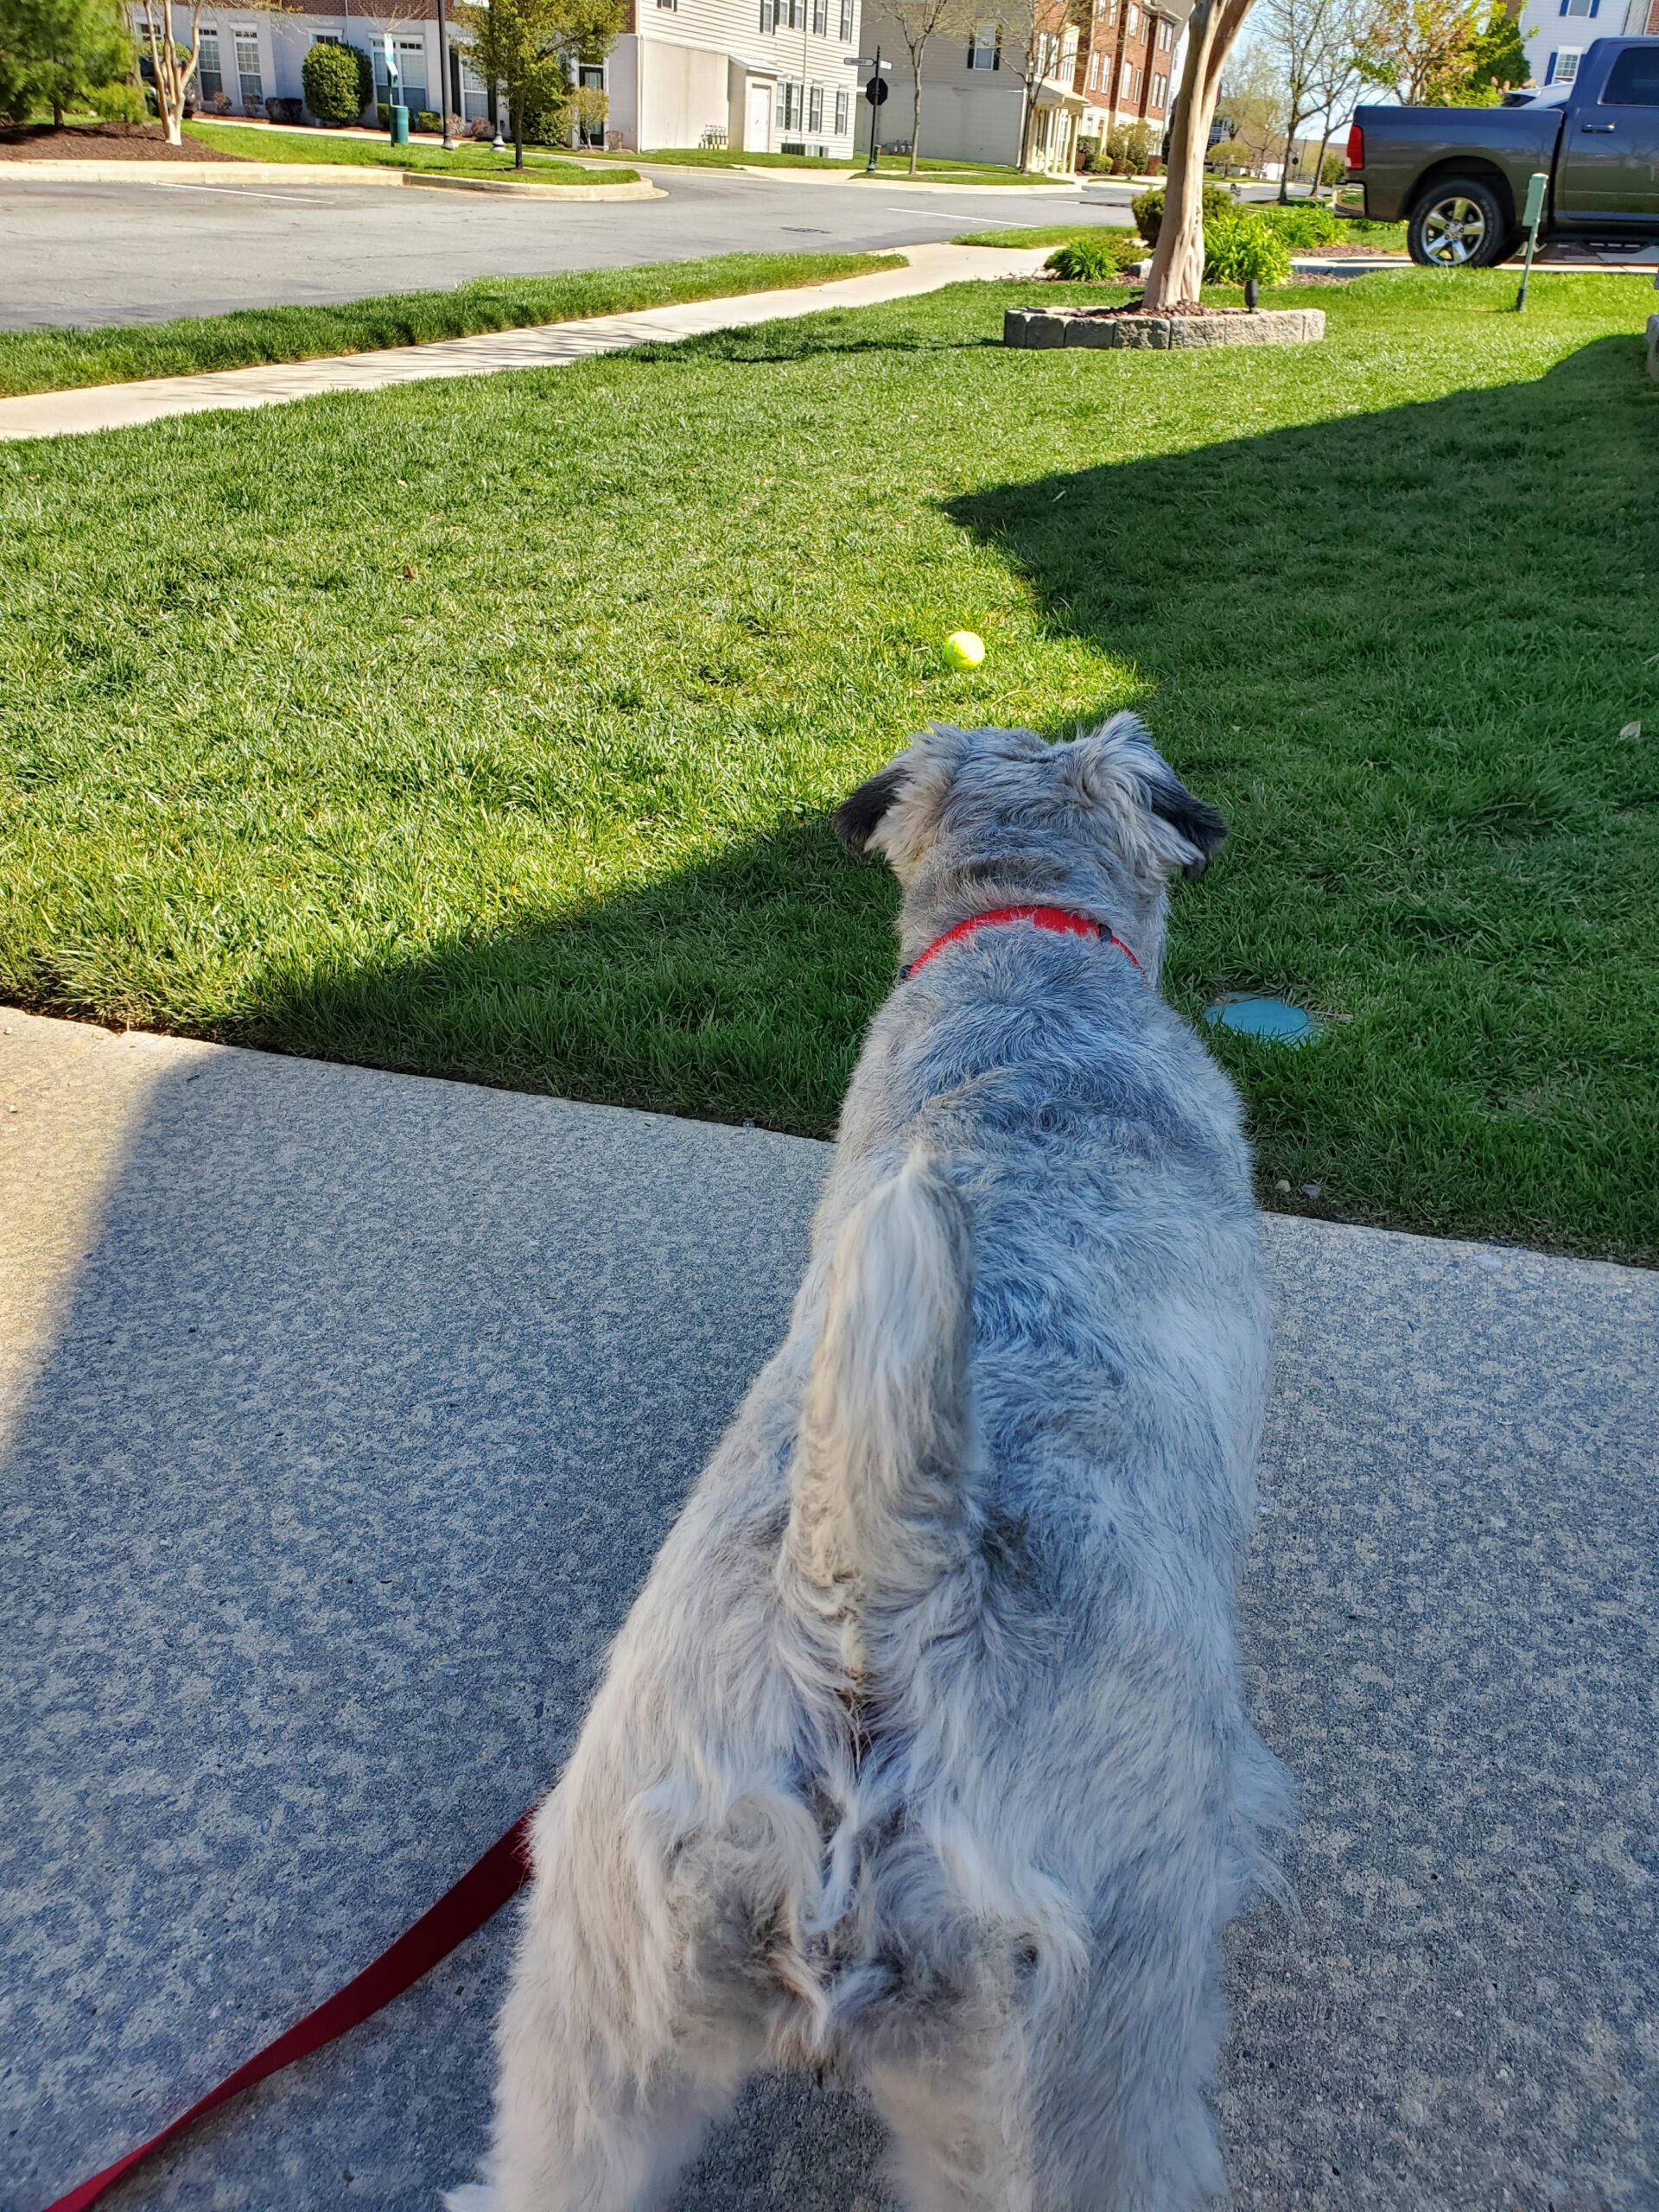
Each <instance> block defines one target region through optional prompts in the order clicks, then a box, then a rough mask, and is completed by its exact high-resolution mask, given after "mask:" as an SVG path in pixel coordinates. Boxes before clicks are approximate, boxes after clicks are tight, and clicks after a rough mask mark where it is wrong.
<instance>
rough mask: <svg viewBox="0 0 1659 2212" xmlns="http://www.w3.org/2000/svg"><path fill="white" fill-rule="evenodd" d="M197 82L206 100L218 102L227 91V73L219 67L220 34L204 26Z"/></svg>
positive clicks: (197, 65) (197, 68) (197, 66)
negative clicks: (222, 93)
mask: <svg viewBox="0 0 1659 2212" xmlns="http://www.w3.org/2000/svg"><path fill="white" fill-rule="evenodd" d="M196 82H197V84H198V85H199V86H200V88H201V97H202V98H203V99H205V100H216V99H218V98H219V94H220V93H221V92H223V91H224V89H225V73H224V72H223V70H221V69H220V67H219V33H218V32H217V31H216V30H209V29H207V28H206V26H205V25H204V27H203V29H202V34H201V54H200V59H199V60H198V61H197V63H196Z"/></svg>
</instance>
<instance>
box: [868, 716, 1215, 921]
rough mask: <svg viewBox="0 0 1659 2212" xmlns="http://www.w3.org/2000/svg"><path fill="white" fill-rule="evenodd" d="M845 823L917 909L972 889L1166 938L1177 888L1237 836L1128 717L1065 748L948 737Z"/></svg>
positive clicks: (903, 756)
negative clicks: (1068, 908)
mask: <svg viewBox="0 0 1659 2212" xmlns="http://www.w3.org/2000/svg"><path fill="white" fill-rule="evenodd" d="M835 821H836V833H837V834H838V836H840V838H841V840H842V843H843V844H844V845H846V847H847V848H848V849H849V851H850V852H854V853H857V854H864V853H867V852H872V851H874V852H879V853H881V854H884V855H886V857H887V861H889V862H890V864H891V865H892V868H893V873H894V874H896V875H897V876H898V878H899V882H900V883H901V884H902V885H903V886H904V887H905V890H906V893H907V894H908V895H907V900H906V904H907V905H908V904H910V903H912V901H916V900H921V901H924V902H925V901H927V898H928V893H930V892H932V893H938V895H939V896H940V897H944V898H949V897H950V893H951V890H952V887H960V886H961V885H963V884H964V883H973V884H976V885H981V886H983V887H985V888H986V889H987V890H989V889H991V888H992V887H995V889H996V890H997V891H998V892H999V893H1007V895H1008V897H1009V898H1010V899H1014V898H1020V897H1025V898H1039V899H1042V900H1045V901H1058V899H1059V897H1060V894H1061V893H1063V892H1069V893H1071V895H1072V896H1073V897H1074V898H1076V899H1077V900H1078V901H1079V903H1081V904H1084V905H1085V906H1097V907H1100V908H1102V909H1103V911H1104V912H1105V913H1106V914H1107V915H1108V916H1109V917H1110V918H1113V919H1114V920H1116V919H1118V918H1122V920H1123V921H1125V922H1136V921H1138V922H1140V923H1141V925H1143V927H1148V928H1149V929H1150V930H1151V931H1152V932H1153V934H1154V936H1155V937H1156V938H1158V939H1161V935H1162V931H1161V926H1160V924H1161V916H1162V910H1163V906H1164V897H1165V890H1166V886H1167V884H1168V881H1169V879H1170V878H1171V877H1172V876H1173V875H1175V874H1180V875H1183V876H1185V877H1187V878H1189V879H1195V878H1197V877H1198V876H1200V875H1202V874H1204V871H1205V868H1207V867H1208V866H1209V864H1210V862H1211V859H1212V858H1213V857H1214V855H1215V854H1216V853H1217V851H1218V850H1219V849H1220V848H1221V845H1222V843H1223V842H1224V839H1225V837H1226V835H1227V824H1226V823H1224V821H1223V820H1222V818H1221V817H1220V815H1219V814H1217V811H1216V810H1215V809H1214V807H1212V806H1210V805H1208V804H1206V803H1205V801H1204V800H1203V799H1201V798H1194V796H1193V795H1192V792H1191V791H1188V790H1187V788H1186V786H1185V785H1184V784H1183V783H1182V782H1181V781H1180V779H1179V777H1178V776H1177V775H1176V774H1175V772H1174V771H1173V769H1172V768H1171V767H1170V766H1169V764H1168V762H1167V761H1166V760H1164V758H1163V756H1162V755H1161V754H1160V753H1159V751H1158V749H1157V747H1155V746H1154V744H1153V742H1152V740H1151V739H1150V737H1148V735H1147V731H1146V728H1145V725H1144V724H1143V723H1142V722H1141V720H1140V717H1139V716H1138V715H1129V714H1120V715H1113V716H1112V718H1111V720H1110V721H1108V722H1105V723H1103V725H1102V726H1101V728H1098V729H1096V730H1091V731H1090V732H1088V733H1087V734H1085V735H1084V736H1080V737H1076V738H1073V739H1072V740H1071V741H1070V742H1069V743H1064V744H1055V745H1051V744H1049V743H1047V742H1046V741H1045V740H1044V739H1042V738H1040V737H1039V736H1037V735H1036V734H1035V733H1034V732H1033V731H1031V730H1023V729H1012V730H1010V729H969V730H964V729H953V728H950V727H948V726H939V727H937V728H932V729H930V730H927V731H925V733H924V734H922V735H921V736H920V737H918V738H917V739H916V740H915V741H914V742H913V743H912V745H911V746H910V747H908V748H907V750H906V751H905V752H903V753H900V754H899V758H898V759H897V760H894V761H893V762H892V763H891V764H890V765H889V766H887V767H886V768H883V769H882V770H881V772H880V774H879V775H875V776H872V777H871V778H870V779H869V781H868V783H866V784H861V785H860V786H859V788H858V789H857V790H856V791H854V792H853V793H852V795H851V796H850V797H849V798H847V799H845V800H844V801H843V802H842V804H841V806H840V807H838V808H837V810H836V817H835ZM1149 949H1151V950H1154V952H1155V950H1157V949H1158V948H1157V946H1155V945H1154V946H1153V947H1151V948H1149Z"/></svg>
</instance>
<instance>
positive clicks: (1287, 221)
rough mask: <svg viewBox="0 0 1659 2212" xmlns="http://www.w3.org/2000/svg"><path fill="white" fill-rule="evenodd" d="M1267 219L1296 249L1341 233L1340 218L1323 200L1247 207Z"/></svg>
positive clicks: (1323, 242)
mask: <svg viewBox="0 0 1659 2212" xmlns="http://www.w3.org/2000/svg"><path fill="white" fill-rule="evenodd" d="M1251 213H1254V214H1257V215H1260V216H1261V217H1262V219H1264V220H1265V221H1267V222H1268V223H1270V224H1271V225H1272V226H1273V227H1274V230H1275V231H1277V232H1278V233H1279V235H1280V237H1281V238H1283V240H1284V242H1285V244H1286V245H1287V246H1290V247H1292V248H1294V251H1296V252H1298V253H1305V252H1306V251H1307V250H1308V249H1309V248H1310V247H1312V246H1319V245H1334V244H1335V242H1336V241H1337V239H1338V238H1340V237H1341V236H1342V220H1341V218H1340V217H1339V216H1337V215H1333V214H1332V213H1331V210H1330V209H1329V208H1328V207H1326V206H1325V202H1324V200H1296V201H1294V203H1293V204H1292V205H1291V206H1290V207H1256V208H1253V209H1252V210H1251Z"/></svg>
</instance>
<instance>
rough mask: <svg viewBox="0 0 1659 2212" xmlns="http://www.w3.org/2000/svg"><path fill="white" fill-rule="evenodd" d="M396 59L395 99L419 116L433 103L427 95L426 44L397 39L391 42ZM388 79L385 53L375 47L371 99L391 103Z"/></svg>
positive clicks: (413, 40)
mask: <svg viewBox="0 0 1659 2212" xmlns="http://www.w3.org/2000/svg"><path fill="white" fill-rule="evenodd" d="M393 47H394V50H395V52H396V54H397V97H398V99H400V100H401V101H402V102H403V104H404V106H405V107H406V108H411V109H413V110H414V111H415V112H416V114H418V113H419V112H420V111H421V109H422V108H423V107H429V106H430V105H432V103H431V102H430V100H429V99H428V98H427V95H426V41H425V40H424V39H419V38H400V39H397V40H394V41H393ZM390 86H391V79H390V78H389V77H388V75H387V73H386V49H385V44H384V43H377V45H376V47H375V49H374V97H375V99H377V100H379V101H382V102H390V100H391V91H390V89H389V87H390Z"/></svg>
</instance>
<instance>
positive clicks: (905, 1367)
mask: <svg viewBox="0 0 1659 2212" xmlns="http://www.w3.org/2000/svg"><path fill="white" fill-rule="evenodd" d="M972 1308H973V1272H972V1243H971V1237H970V1230H969V1215H968V1209H967V1206H966V1205H965V1204H964V1202H963V1198H962V1197H961V1196H960V1194H959V1193H958V1192H957V1191H956V1190H955V1189H954V1188H953V1187H952V1185H951V1184H950V1182H949V1181H948V1180H947V1179H946V1178H945V1177H944V1175H943V1174H942V1173H940V1171H939V1169H938V1166H936V1165H935V1163H934V1162H933V1161H932V1160H931V1159H930V1158H929V1157H928V1156H927V1155H926V1154H925V1153H924V1152H920V1151H918V1152H915V1153H912V1155H911V1157H910V1159H909V1160H907V1161H906V1164H905V1165H904V1166H903V1167H901V1168H900V1169H899V1172H898V1173H897V1174H895V1175H893V1176H892V1177H890V1178H889V1179H887V1181H886V1182H884V1183H881V1184H880V1185H877V1187H876V1188H875V1189H874V1191H872V1192H870V1193H869V1195H868V1197H867V1198H864V1199H863V1200H862V1201H861V1203H860V1204H859V1205H857V1206H855V1208H854V1210H853V1211H852V1212H851V1213H850V1214H849V1217H848V1218H847V1221H846V1224H845V1225H844V1226H843V1228H842V1232H841V1236H840V1239H839V1241H838V1242H837V1243H836V1251H835V1256H834V1259H833V1261H832V1262H831V1266H830V1274H829V1297H828V1300H827V1302H826V1305H825V1309H824V1317H823V1332H822V1334H821V1335H820V1337H819V1339H818V1345H817V1353H816V1355H815V1357H814V1359H813V1363H812V1372H811V1377H810V1382H809V1383H808V1386H807V1391H806V1398H805V1402H804V1406H803V1408H802V1416H801V1429H800V1440H799V1443H798V1448H797V1452H796V1463H795V1482H794V1497H793V1502H792V1504H791V1513H790V1524H789V1540H788V1543H787V1546H786V1548H785V1558H786V1560H788V1562H789V1564H790V1567H791V1568H792V1570H793V1573H794V1579H795V1581H796V1586H797V1589H798V1591H799V1592H800V1594H801V1595H802V1596H803V1597H804V1599H806V1601H807V1603H808V1605H810V1608H811V1609H812V1611H814V1612H816V1613H817V1614H818V1615H819V1616H820V1617H821V1618H823V1619H824V1620H825V1621H826V1622H831V1623H834V1624H836V1627H837V1628H838V1630H839V1635H840V1640H841V1647H842V1664H843V1667H844V1669H845V1672H846V1675H847V1676H848V1677H849V1679H852V1680H854V1681H856V1680H857V1679H859V1678H860V1677H861V1676H862V1675H864V1674H865V1673H866V1672H867V1671H868V1662H869V1642H870V1637H871V1633H872V1631H873V1630H874V1629H875V1628H876V1627H877V1626H878V1625H879V1624H880V1621H881V1620H882V1619H883V1618H886V1619H888V1620H891V1619H892V1618H893V1616H894V1615H896V1614H897V1613H899V1612H900V1611H903V1610H905V1609H906V1608H908V1607H910V1606H912V1605H918V1604H919V1603H921V1602H922V1601H923V1600H924V1599H926V1598H927V1597H928V1596H929V1595H930V1594H931V1592H933V1591H934V1590H935V1589H937V1588H938V1586H939V1584H940V1583H941V1582H942V1580H944V1577H945V1576H946V1575H947V1574H948V1573H950V1570H951V1568H952V1567H954V1566H956V1565H957V1563H958V1562H959V1561H960V1560H961V1559H962V1558H963V1554H964V1550H965V1546H966V1529H965V1512H964V1508H965V1504H966V1495H965V1492H966V1485H967V1483H968V1479H969V1459H970V1455H971V1452H972V1449H973V1421H972V1414H971V1408H970V1405H969V1368H968V1355H969V1346H970V1344H971V1340H972V1333H973V1313H972Z"/></svg>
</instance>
